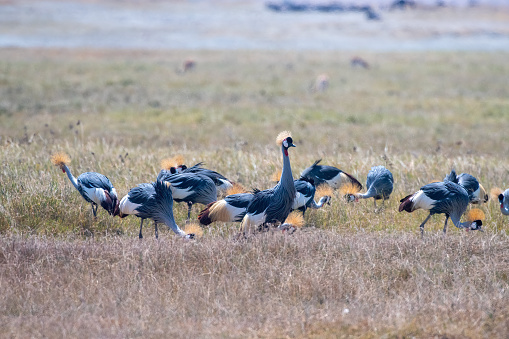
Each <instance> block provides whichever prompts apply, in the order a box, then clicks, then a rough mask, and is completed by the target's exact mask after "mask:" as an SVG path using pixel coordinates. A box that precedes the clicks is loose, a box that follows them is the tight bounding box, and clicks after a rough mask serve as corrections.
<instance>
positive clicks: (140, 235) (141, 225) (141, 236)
mask: <svg viewBox="0 0 509 339" xmlns="http://www.w3.org/2000/svg"><path fill="white" fill-rule="evenodd" d="M142 228H143V219H141V223H140V234H139V235H138V238H140V239H143V234H141V230H142Z"/></svg>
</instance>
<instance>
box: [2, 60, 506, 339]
mask: <svg viewBox="0 0 509 339" xmlns="http://www.w3.org/2000/svg"><path fill="white" fill-rule="evenodd" d="M200 55H201V59H200V60H199V63H197V67H196V69H195V70H194V71H193V72H190V73H188V74H185V76H184V75H181V74H175V72H174V68H175V67H174V65H181V63H182V60H184V59H185V53H184V52H172V53H170V52H168V53H161V54H159V53H141V52H122V53H120V52H117V53H115V52H107V51H106V52H105V51H25V50H24V51H18V50H0V57H1V58H0V60H2V61H1V62H0V70H1V72H0V74H1V76H0V93H1V95H2V100H0V138H1V139H0V165H1V168H0V233H1V235H2V236H1V238H0V251H1V252H0V265H1V267H2V270H1V271H0V286H1V287H2V294H1V296H0V305H1V306H2V307H0V334H1V336H2V337H14V338H16V337H18V338H25V337H106V338H108V337H246V336H247V337H296V338H299V337H306V338H309V337H316V338H322V337H331V338H333V337H363V338H378V337H383V336H385V337H448V338H449V337H457V338H462V337H472V338H477V337H490V338H491V337H499V338H505V337H507V336H508V335H509V323H508V320H507V319H509V308H508V306H507V305H509V292H508V291H509V289H508V287H509V286H508V284H509V281H508V280H509V278H508V274H509V273H508V272H509V262H508V260H507V258H509V241H508V240H509V239H508V230H507V224H508V221H507V217H504V216H502V215H501V213H500V210H499V208H498V204H497V202H496V199H495V201H494V200H493V199H492V200H491V201H490V202H488V203H487V204H484V205H481V206H479V208H481V209H482V211H483V212H484V214H485V220H484V221H483V223H484V225H483V228H484V229H485V233H479V232H470V233H465V232H462V231H460V230H458V229H456V228H455V227H454V226H452V225H451V226H450V227H449V230H448V234H447V236H445V237H444V236H442V235H441V228H442V225H443V222H444V217H443V216H435V217H433V218H432V219H431V220H430V221H429V222H428V223H427V224H426V229H425V236H424V239H422V240H421V239H420V237H419V231H418V225H419V224H420V222H422V220H424V218H425V217H426V213H425V212H423V211H416V212H414V213H412V214H409V213H398V212H397V206H398V204H399V199H401V198H402V197H404V196H405V195H407V194H410V193H413V192H415V191H416V190H417V189H419V187H421V186H422V185H424V184H427V183H429V182H431V181H433V180H441V179H443V177H444V176H445V174H446V173H448V172H449V171H450V169H451V168H452V167H454V168H455V169H456V170H457V172H458V173H460V172H468V173H471V174H473V175H474V176H476V177H478V178H479V179H480V181H481V183H482V184H483V185H484V187H486V189H487V190H490V189H491V188H493V187H501V188H503V189H505V188H507V187H509V181H508V179H507V178H508V173H509V160H508V159H509V148H507V147H506V143H505V142H504V140H505V139H506V135H507V130H506V128H505V125H504V124H503V122H504V121H506V120H507V117H508V116H509V101H508V99H507V98H509V92H508V90H509V89H508V87H507V86H506V82H507V79H506V78H507V76H506V75H507V74H508V73H509V64H508V63H507V55H506V54H483V53H458V54H455V53H430V54H424V53H415V54H412V53H408V54H380V55H375V54H371V55H370V54H367V55H365V57H366V58H368V59H370V61H371V62H370V63H371V64H372V65H373V67H372V69H371V70H369V71H364V70H359V69H351V68H350V67H349V65H348V61H349V57H350V56H349V55H343V54H342V55H338V54H337V53H316V54H312V55H311V54H304V53H297V54H296V53H289V52H288V53H286V52H285V53H282V52H281V53H264V52H250V53H244V52H228V53H226V52H225V53H223V52H203V54H200ZM318 71H319V72H323V71H327V74H329V76H330V82H331V83H330V86H329V88H328V89H327V91H326V92H323V93H312V92H310V90H309V83H310V81H313V79H314V78H315V76H316V74H318ZM78 122H79V123H78ZM286 129H287V130H291V131H292V134H293V139H294V142H295V143H296V145H297V148H292V149H291V150H290V159H291V162H292V169H293V171H294V176H295V177H296V176H297V175H298V173H300V172H301V171H302V170H303V169H304V168H306V167H307V166H309V165H311V164H312V163H313V162H314V161H315V160H316V159H319V158H323V161H322V163H324V164H328V165H334V164H341V166H340V168H341V169H343V170H345V171H346V172H348V173H350V174H352V175H354V176H355V177H356V178H358V179H359V180H360V181H361V182H362V183H364V178H366V175H367V173H368V171H369V170H370V168H371V167H372V166H374V165H384V166H386V167H387V168H388V169H389V170H390V171H391V172H392V173H393V176H394V179H395V188H394V192H393V194H392V196H391V197H390V199H389V200H388V201H386V202H385V208H384V209H382V210H377V211H376V212H375V211H374V208H373V203H372V201H361V202H359V203H353V204H348V203H346V201H345V199H344V197H343V196H342V195H341V194H340V193H339V192H338V191H336V192H335V193H334V196H333V199H332V204H331V205H330V206H325V207H324V208H322V209H320V210H316V211H315V210H313V211H308V212H307V213H306V218H305V222H306V224H305V226H304V227H303V228H302V229H299V230H297V231H296V232H295V233H294V234H293V235H282V234H280V233H278V232H268V233H263V234H258V235H257V236H255V237H251V238H249V239H247V240H240V239H238V237H237V234H238V227H239V225H238V224H224V223H216V224H215V225H212V226H211V227H210V228H207V229H204V234H203V236H202V237H201V238H200V239H198V240H197V241H183V240H182V239H177V238H176V237H175V236H174V235H173V234H172V233H171V232H170V231H167V230H161V232H160V240H159V241H156V240H155V239H154V235H153V225H152V223H151V222H150V223H148V225H147V230H146V231H145V233H146V235H145V238H144V239H143V240H142V241H139V240H138V239H137V234H138V229H139V220H138V219H137V218H135V217H132V216H131V217H128V218H125V219H122V220H120V219H118V218H112V217H110V216H108V215H107V213H106V212H105V211H104V210H99V214H98V218H97V220H94V219H93V218H92V215H91V214H92V213H91V211H90V206H89V205H88V204H86V203H85V201H84V200H83V199H82V198H81V196H79V194H78V192H77V191H76V190H75V189H74V187H72V185H71V183H70V182H69V180H68V179H67V177H66V176H65V175H64V174H63V173H62V171H61V170H59V169H58V168H55V167H54V166H53V165H52V163H51V155H52V154H54V153H57V152H65V153H66V154H68V155H69V157H70V158H71V163H70V164H69V168H70V170H71V171H72V172H73V173H74V174H75V175H78V174H80V173H82V172H85V171H97V172H101V173H103V174H105V175H107V176H108V177H109V178H110V179H111V180H112V182H113V183H114V185H115V187H116V188H117V191H118V193H119V196H123V195H124V194H126V193H127V192H128V190H129V189H130V188H132V187H134V186H135V185H137V184H139V183H142V182H150V181H153V180H154V179H155V177H156V175H157V173H158V171H159V169H160V161H161V159H165V158H168V157H172V156H174V155H177V154H181V155H182V156H183V157H184V158H185V159H186V164H187V165H193V164H195V163H197V162H199V161H205V165H206V167H208V168H211V169H213V170H217V171H218V172H220V173H222V174H224V175H226V176H227V177H228V178H230V179H232V180H234V181H235V182H237V183H239V184H241V185H243V186H244V187H246V188H247V189H250V188H252V187H256V188H259V189H265V188H268V187H271V186H273V185H274V183H272V182H271V181H270V177H271V174H272V173H274V172H275V171H276V170H277V169H280V168H281V153H280V149H279V148H278V146H277V145H275V143H274V139H275V137H276V136H277V134H278V133H279V132H280V131H281V130H286ZM202 207H203V206H196V207H194V208H193V214H192V216H193V217H196V216H197V214H198V211H199V210H200V209H201V208H202ZM186 211H187V208H186V206H182V205H179V204H176V205H175V207H174V212H175V217H176V220H177V223H178V224H179V225H181V226H182V227H183V226H184V220H185V218H186V214H187V213H186ZM464 218H466V216H465V217H464ZM347 310H348V311H347Z"/></svg>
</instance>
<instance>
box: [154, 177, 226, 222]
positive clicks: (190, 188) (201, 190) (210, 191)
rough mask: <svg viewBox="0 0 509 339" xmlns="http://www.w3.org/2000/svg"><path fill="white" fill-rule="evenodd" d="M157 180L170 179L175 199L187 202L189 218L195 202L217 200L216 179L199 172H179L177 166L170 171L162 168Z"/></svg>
mask: <svg viewBox="0 0 509 339" xmlns="http://www.w3.org/2000/svg"><path fill="white" fill-rule="evenodd" d="M157 181H168V182H169V183H170V184H171V186H170V187H171V191H172V194H173V200H175V201H176V202H182V201H183V202H186V203H187V207H188V209H187V220H189V219H191V207H192V205H193V204H204V205H208V204H210V203H211V202H214V201H216V200H217V190H216V185H215V184H214V181H212V179H210V178H209V177H207V176H205V175H202V174H199V173H177V172H176V170H175V168H172V169H171V170H170V171H168V170H165V169H163V170H161V171H160V172H159V175H158V176H157Z"/></svg>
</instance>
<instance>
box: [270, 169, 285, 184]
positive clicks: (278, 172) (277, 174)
mask: <svg viewBox="0 0 509 339" xmlns="http://www.w3.org/2000/svg"><path fill="white" fill-rule="evenodd" d="M281 173H283V171H282V170H281V169H278V170H276V171H275V172H274V173H272V176H271V177H270V181H273V182H279V179H281Z"/></svg>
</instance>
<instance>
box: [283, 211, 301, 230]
mask: <svg viewBox="0 0 509 339" xmlns="http://www.w3.org/2000/svg"><path fill="white" fill-rule="evenodd" d="M284 224H289V225H292V226H293V227H295V228H301V227H302V226H304V224H305V221H304V217H303V216H302V213H300V212H299V211H293V212H292V213H290V214H289V215H288V217H286V220H285V222H284Z"/></svg>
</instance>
